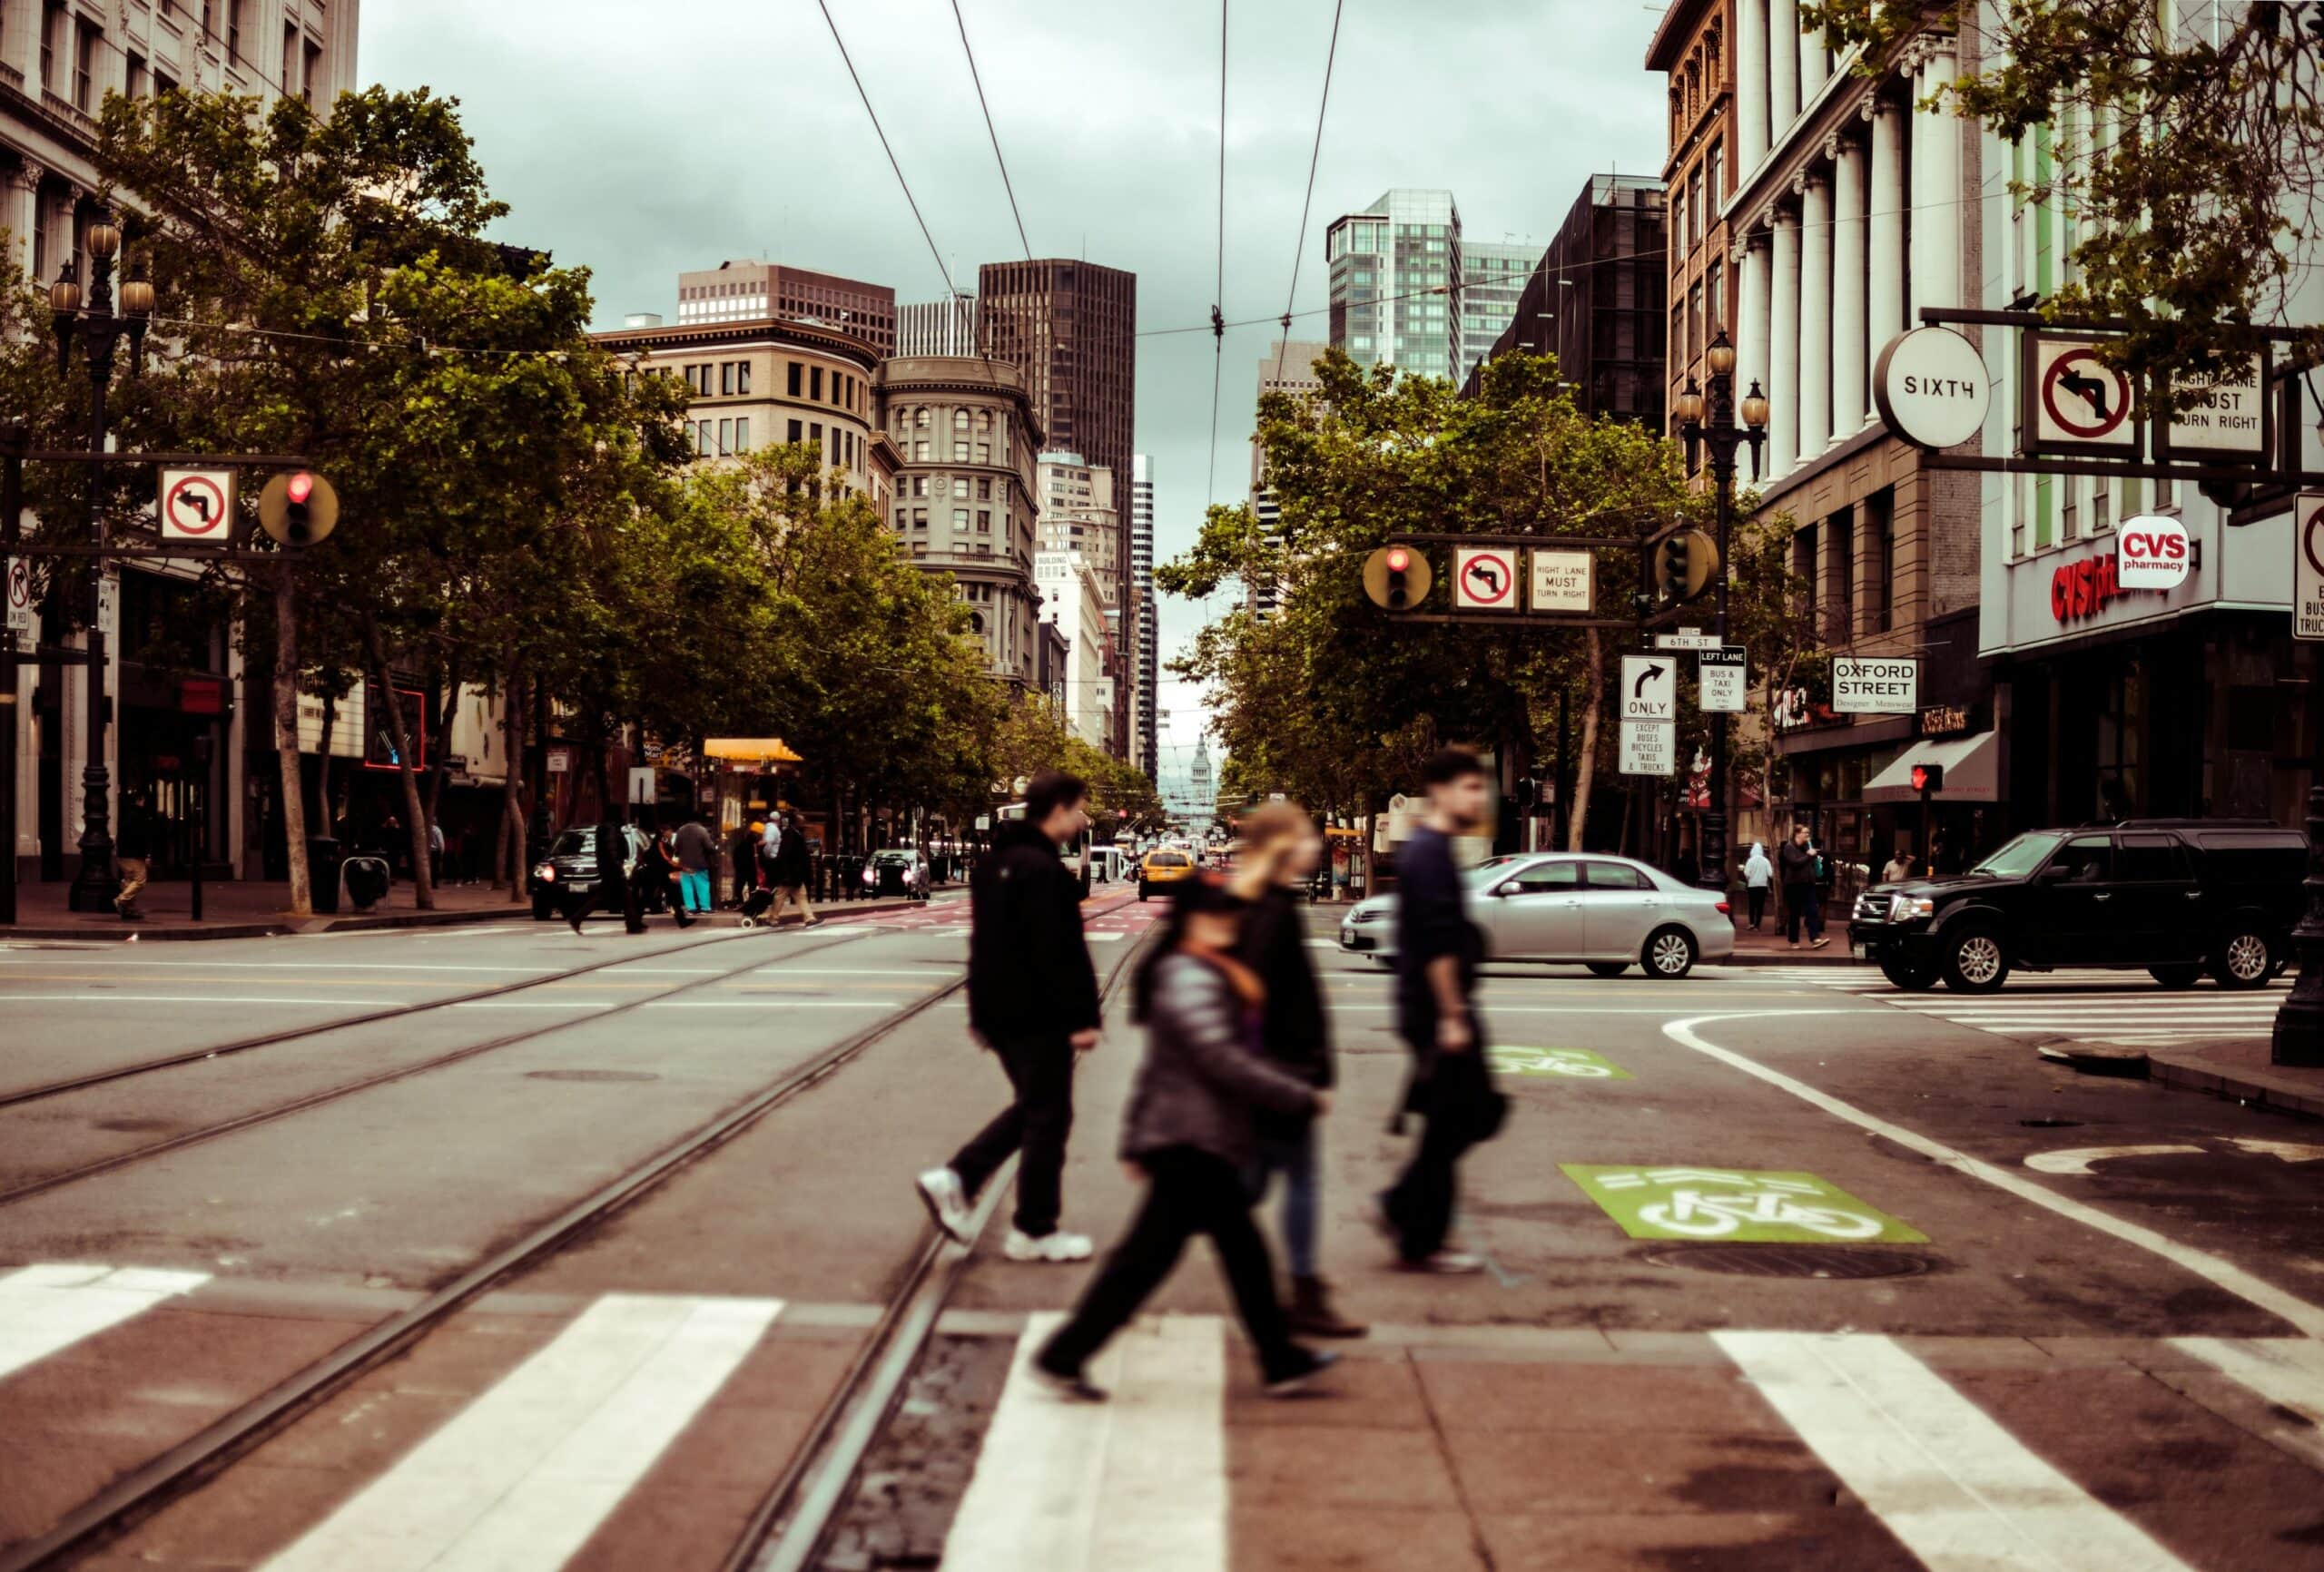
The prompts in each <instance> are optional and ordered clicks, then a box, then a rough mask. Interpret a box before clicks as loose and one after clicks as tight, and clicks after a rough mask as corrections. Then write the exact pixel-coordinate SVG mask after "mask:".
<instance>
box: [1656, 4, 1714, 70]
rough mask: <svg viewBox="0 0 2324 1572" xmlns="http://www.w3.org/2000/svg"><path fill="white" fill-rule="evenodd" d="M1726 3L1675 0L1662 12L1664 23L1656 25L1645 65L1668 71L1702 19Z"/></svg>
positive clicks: (1676, 62)
mask: <svg viewBox="0 0 2324 1572" xmlns="http://www.w3.org/2000/svg"><path fill="white" fill-rule="evenodd" d="M1725 7H1726V0H1676V3H1675V4H1674V5H1671V7H1670V9H1669V10H1668V11H1665V12H1664V13H1663V14H1662V22H1661V25H1659V26H1657V27H1656V28H1655V30H1654V38H1653V41H1652V42H1651V43H1649V44H1647V46H1646V68H1647V69H1648V70H1649V71H1668V70H1669V69H1670V68H1671V67H1672V66H1673V65H1675V64H1678V62H1679V55H1680V54H1683V53H1684V51H1685V46H1686V43H1687V41H1688V40H1689V39H1690V38H1692V37H1693V36H1694V35H1695V33H1696V30H1697V29H1698V28H1699V27H1700V26H1701V25H1702V22H1703V19H1704V18H1705V17H1707V16H1709V15H1710V14H1711V13H1712V12H1713V11H1715V10H1723V9H1725Z"/></svg>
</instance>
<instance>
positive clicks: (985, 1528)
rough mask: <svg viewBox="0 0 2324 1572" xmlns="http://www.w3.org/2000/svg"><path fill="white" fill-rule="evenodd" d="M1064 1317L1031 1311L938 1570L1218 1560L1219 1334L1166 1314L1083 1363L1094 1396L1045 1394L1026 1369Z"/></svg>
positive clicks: (1199, 1321) (1179, 1565) (1157, 1565)
mask: <svg viewBox="0 0 2324 1572" xmlns="http://www.w3.org/2000/svg"><path fill="white" fill-rule="evenodd" d="M1063 1319H1064V1318H1063V1317H1062V1316H1059V1315H1053V1314H1045V1315H1036V1316H1034V1317H1032V1318H1031V1319H1030V1320H1029V1321H1028V1323H1027V1324H1026V1327H1025V1332H1024V1335H1023V1336H1022V1337H1021V1338H1019V1340H1018V1343H1017V1358H1016V1362H1015V1363H1014V1364H1013V1365H1012V1366H1011V1367H1010V1369H1009V1382H1008V1385H1007V1386H1005V1387H1004V1388H1003V1389H1002V1390H1001V1394H1000V1406H999V1407H998V1408H997V1409H996V1410H994V1412H993V1416H992V1425H991V1427H990V1429H989V1430H987V1431H986V1432H985V1439H984V1445H983V1448H982V1449H981V1450H980V1451H979V1453H978V1455H977V1468H976V1476H975V1478H974V1479H971V1480H970V1484H969V1490H968V1494H967V1495H966V1496H965V1497H963V1498H961V1501H960V1513H959V1515H958V1516H957V1517H955V1518H953V1519H952V1529H951V1534H950V1538H947V1539H946V1540H945V1543H944V1567H945V1572H1023V1569H1024V1568H1029V1567H1060V1568H1062V1567H1104V1568H1106V1572H1180V1569H1184V1572H1223V1569H1224V1568H1225V1567H1226V1566H1227V1545H1226V1428H1225V1406H1226V1395H1225V1394H1226V1343H1225V1338H1224V1331H1225V1329H1224V1327H1223V1325H1222V1323H1221V1322H1220V1321H1219V1320H1218V1318H1217V1317H1216V1316H1207V1315H1187V1316H1178V1315H1173V1316H1165V1317H1163V1318H1161V1319H1160V1320H1159V1321H1146V1322H1141V1323H1140V1324H1138V1325H1137V1326H1136V1327H1133V1328H1131V1329H1130V1330H1128V1331H1125V1332H1124V1333H1122V1335H1121V1336H1119V1337H1118V1338H1116V1339H1115V1340H1114V1341H1113V1342H1112V1343H1111V1344H1110V1345H1109V1346H1108V1348H1107V1349H1106V1351H1104V1352H1103V1353H1101V1354H1099V1355H1098V1358H1096V1359H1094V1360H1092V1361H1090V1364H1089V1372H1088V1373H1089V1378H1090V1380H1093V1381H1095V1382H1097V1384H1098V1385H1099V1386H1102V1387H1108V1388H1109V1389H1111V1390H1112V1391H1113V1393H1114V1397H1113V1400H1112V1401H1110V1402H1105V1403H1081V1402H1073V1401H1069V1400H1065V1399H1061V1398H1057V1397H1053V1396H1051V1395H1050V1394H1049V1392H1048V1391H1047V1390H1044V1389H1043V1388H1041V1387H1040V1386H1039V1384H1038V1383H1037V1382H1036V1381H1035V1380H1033V1378H1032V1376H1031V1374H1030V1373H1029V1370H1028V1368H1027V1367H1028V1364H1029V1361H1031V1359H1032V1356H1033V1352H1034V1351H1035V1350H1037V1349H1038V1348H1039V1347H1040V1345H1041V1344H1042V1343H1043V1342H1044V1341H1047V1340H1048V1338H1049V1334H1050V1332H1052V1331H1055V1330H1056V1328H1057V1325H1058V1323H1059V1321H1062V1320H1063Z"/></svg>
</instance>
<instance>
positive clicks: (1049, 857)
mask: <svg viewBox="0 0 2324 1572" xmlns="http://www.w3.org/2000/svg"><path fill="white" fill-rule="evenodd" d="M1088 797H1089V788H1088V785H1087V784H1085V783H1084V782H1083V781H1082V780H1081V779H1080V778H1079V777H1078V776H1076V775H1070V774H1068V773H1067V772H1066V771H1062V770H1045V771H1042V772H1041V773H1040V774H1039V775H1036V776H1034V777H1033V780H1032V782H1031V784H1030V785H1029V786H1028V787H1027V789H1026V791H1025V816H1024V817H1023V818H1022V819H1012V820H1003V821H1002V823H1001V824H1000V827H999V828H998V829H996V830H994V831H993V836H992V850H991V852H990V854H989V855H988V856H986V857H984V858H982V859H980V860H979V861H978V863H977V870H976V873H975V875H974V877H972V878H971V879H970V881H969V1027H970V1030H972V1031H973V1032H975V1033H976V1035H977V1036H978V1037H980V1039H982V1041H983V1042H984V1045H985V1046H987V1047H989V1048H990V1049H991V1050H992V1051H993V1054H994V1055H995V1056H997V1057H998V1058H999V1059H1000V1067H1001V1069H1002V1070H1003V1071H1005V1072H1006V1073H1007V1074H1008V1076H1009V1086H1010V1088H1011V1089H1012V1090H1013V1092H1014V1094H1015V1096H1014V1100H1012V1101H1011V1102H1010V1104H1009V1106H1008V1107H1006V1108H1004V1109H1002V1110H1001V1112H1000V1115H999V1116H998V1117H996V1118H995V1119H994V1120H993V1121H992V1123H990V1124H989V1125H986V1126H985V1127H984V1128H983V1129H982V1130H980V1131H979V1132H978V1133H977V1135H976V1136H975V1138H974V1139H972V1140H970V1142H969V1144H968V1145H965V1146H963V1147H961V1148H960V1152H959V1153H958V1154H955V1155H954V1157H953V1158H952V1161H951V1162H950V1164H946V1165H945V1166H944V1167H941V1168H931V1169H930V1170H929V1171H928V1172H926V1173H925V1174H921V1176H920V1181H919V1183H920V1195H921V1201H922V1202H924V1203H925V1204H926V1205H927V1207H928V1211H929V1215H931V1217H933V1218H935V1219H936V1225H937V1226H938V1227H939V1228H941V1229H943V1230H944V1232H946V1233H950V1235H952V1237H953V1238H955V1239H958V1240H960V1241H961V1242H962V1243H967V1241H968V1237H969V1231H968V1226H969V1208H970V1205H972V1204H974V1203H975V1200H976V1197H977V1194H978V1192H980V1190H982V1189H983V1188H984V1185H985V1182H986V1181H987V1180H989V1179H990V1178H991V1177H992V1175H993V1173H994V1171H995V1170H996V1169H998V1168H999V1167H1000V1165H1001V1164H1002V1163H1004V1162H1006V1161H1007V1160H1008V1158H1009V1154H1010V1153H1012V1152H1019V1151H1021V1152H1022V1154H1023V1155H1022V1157H1021V1158H1020V1160H1019V1164H1018V1167H1017V1216H1016V1225H1015V1226H1014V1227H1012V1228H1011V1229H1010V1230H1009V1239H1008V1242H1007V1243H1005V1244H1004V1245H1003V1246H1002V1253H1004V1254H1006V1255H1007V1256H1008V1257H1009V1260H1011V1261H1086V1260H1088V1258H1089V1254H1090V1244H1089V1239H1088V1235H1087V1234H1082V1233H1064V1232H1062V1231H1061V1230H1059V1227H1058V1220H1059V1213H1060V1212H1061V1211H1062V1209H1063V1197H1062V1195H1061V1194H1060V1189H1061V1186H1062V1183H1063V1178H1064V1174H1065V1143H1066V1137H1067V1136H1068V1135H1070V1134H1071V1133H1072V1130H1073V1062H1074V1057H1075V1056H1076V1055H1077V1054H1080V1053H1085V1052H1087V1051H1088V1050H1089V1049H1091V1048H1094V1047H1096V1046H1098V1024H1099V1012H1098V971H1097V968H1095V967H1094V966H1092V965H1091V964H1090V961H1089V946H1088V941H1087V940H1086V939H1084V938H1083V937H1082V933H1081V885H1080V880H1078V879H1076V878H1075V877H1074V875H1073V870H1071V869H1069V868H1068V867H1066V865H1065V860H1064V859H1063V858H1062V857H1060V856H1059V854H1058V849H1059V847H1060V846H1061V845H1062V844H1063V843H1064V842H1066V841H1068V840H1071V839H1072V838H1073V837H1074V836H1076V835H1078V834H1079V833H1080V832H1081V831H1082V830H1083V829H1084V828H1086V827H1087V826H1088V822H1089V815H1088V811H1086V804H1087V802H1088ZM1241 1183H1242V1181H1241V1178H1240V1176H1239V1175H1237V1176H1236V1185H1237V1187H1238V1194H1239V1186H1240V1184H1241ZM1268 1293H1269V1298H1270V1300H1272V1298H1273V1290H1272V1289H1270V1290H1269V1291H1268Z"/></svg>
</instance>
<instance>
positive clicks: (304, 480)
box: [282, 469, 315, 507]
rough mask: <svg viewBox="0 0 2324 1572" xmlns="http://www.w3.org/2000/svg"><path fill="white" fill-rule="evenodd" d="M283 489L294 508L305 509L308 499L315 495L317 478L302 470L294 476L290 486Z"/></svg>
mask: <svg viewBox="0 0 2324 1572" xmlns="http://www.w3.org/2000/svg"><path fill="white" fill-rule="evenodd" d="M282 489H283V492H284V494H285V495H286V496H288V497H289V498H290V500H291V504H292V506H298V507H304V506H307V498H309V497H310V496H314V494H315V477H313V476H311V475H310V474H308V473H307V472H306V471H305V470H303V469H302V470H300V471H299V473H298V474H296V475H294V476H292V477H291V480H290V484H288V485H287V486H284V487H283V488H282Z"/></svg>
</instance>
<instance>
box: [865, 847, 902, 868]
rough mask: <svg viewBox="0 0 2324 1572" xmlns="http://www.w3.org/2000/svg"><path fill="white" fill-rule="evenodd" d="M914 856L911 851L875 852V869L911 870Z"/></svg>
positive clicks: (873, 861)
mask: <svg viewBox="0 0 2324 1572" xmlns="http://www.w3.org/2000/svg"><path fill="white" fill-rule="evenodd" d="M911 859H912V854H911V852H909V851H875V852H873V853H872V867H874V868H910V867H911Z"/></svg>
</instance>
